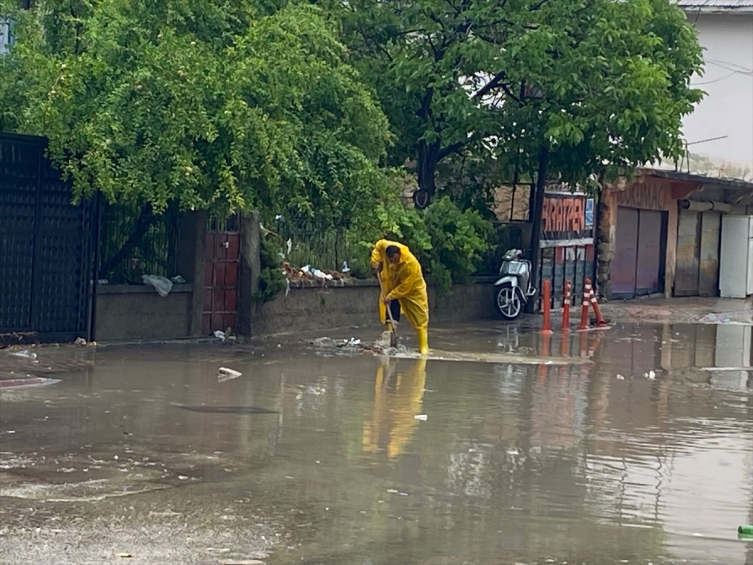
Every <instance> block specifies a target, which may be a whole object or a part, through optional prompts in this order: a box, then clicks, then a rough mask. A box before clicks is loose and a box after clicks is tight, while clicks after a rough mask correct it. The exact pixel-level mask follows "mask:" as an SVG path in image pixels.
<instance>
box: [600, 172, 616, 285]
mask: <svg viewBox="0 0 753 565" xmlns="http://www.w3.org/2000/svg"><path fill="white" fill-rule="evenodd" d="M598 206H599V213H598V218H599V224H598V225H597V226H596V282H597V285H598V286H597V288H598V289H599V293H600V294H601V295H602V296H605V297H607V298H611V297H612V281H611V279H610V264H611V262H612V260H613V259H614V250H615V230H616V225H617V199H616V193H615V192H614V190H612V189H611V187H606V186H605V187H604V188H603V189H602V191H601V197H600V198H599V204H598Z"/></svg>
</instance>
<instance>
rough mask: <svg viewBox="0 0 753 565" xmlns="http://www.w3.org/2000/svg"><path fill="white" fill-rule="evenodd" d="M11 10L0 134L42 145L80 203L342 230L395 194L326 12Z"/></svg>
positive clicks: (213, 6) (152, 3)
mask: <svg viewBox="0 0 753 565" xmlns="http://www.w3.org/2000/svg"><path fill="white" fill-rule="evenodd" d="M0 2H2V0H0ZM10 4H15V2H9V3H7V4H6V6H5V9H4V10H3V9H2V5H0V13H5V14H9V15H10V16H11V17H12V18H13V20H14V22H15V26H14V27H15V31H16V36H17V43H16V45H15V47H14V48H13V49H12V50H11V53H10V54H9V55H7V56H5V57H2V58H0V75H2V76H3V81H2V82H0V129H4V130H10V131H16V132H22V133H31V134H38V135H44V136H47V137H48V138H49V139H50V148H49V151H50V156H51V157H52V158H53V160H54V161H55V162H56V163H57V164H58V165H59V166H60V168H61V169H62V170H63V172H64V173H65V174H66V175H68V176H70V177H71V178H72V180H73V187H74V192H75V195H76V197H77V198H81V197H89V196H91V195H92V194H93V193H94V192H95V191H96V190H101V191H102V192H103V193H104V194H105V195H106V196H107V198H108V199H110V200H111V201H140V202H149V203H151V204H152V205H153V207H154V208H155V209H156V210H158V211H159V210H162V209H164V208H165V207H166V206H167V204H168V203H169V202H171V201H177V202H179V204H180V206H181V207H182V208H183V209H211V210H213V211H216V212H220V213H228V212H231V211H234V210H237V209H241V210H249V209H252V208H258V209H261V210H262V211H266V212H271V213H276V212H286V213H289V214H292V215H301V216H308V215H312V214H314V213H316V215H317V216H318V217H320V218H324V219H331V220H332V221H338V220H340V219H342V218H348V217H350V216H352V215H357V214H359V213H363V211H364V210H366V209H368V206H369V205H371V204H372V203H373V200H374V198H376V197H378V196H380V195H382V194H383V192H384V191H385V190H388V188H389V186H390V185H389V184H388V183H386V182H385V174H384V173H383V171H382V170H381V169H379V167H378V163H379V159H380V158H381V157H382V156H383V155H384V152H385V147H386V144H387V143H388V141H389V126H388V122H387V120H386V118H385V116H384V114H383V113H382V111H381V109H380V108H379V107H378V105H377V104H376V103H375V102H374V100H373V97H372V93H371V91H370V89H369V88H367V87H366V86H364V85H363V84H362V82H361V81H360V79H359V76H358V74H357V72H356V71H355V70H354V69H353V68H352V67H351V66H349V65H348V64H347V63H346V61H345V59H346V56H347V52H346V49H345V48H344V47H343V46H342V45H341V44H340V43H339V42H338V40H337V38H336V35H335V34H334V33H333V31H332V29H331V28H330V26H329V25H328V24H327V23H326V21H325V19H324V18H323V16H322V14H321V10H320V9H317V8H315V7H312V6H295V5H291V6H288V7H285V8H282V9H280V10H278V11H271V10H267V9H266V8H267V7H265V6H264V5H263V4H262V3H261V2H254V1H253V0H73V1H71V0H40V1H39V2H35V3H34V4H35V7H34V8H33V9H32V10H31V11H19V10H15V9H14V8H13V7H12V6H11V5H10Z"/></svg>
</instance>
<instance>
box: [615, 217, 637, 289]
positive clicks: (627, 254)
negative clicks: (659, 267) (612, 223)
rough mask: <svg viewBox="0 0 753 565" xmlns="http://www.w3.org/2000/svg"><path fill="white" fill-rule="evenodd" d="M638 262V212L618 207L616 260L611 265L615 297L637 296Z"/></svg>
mask: <svg viewBox="0 0 753 565" xmlns="http://www.w3.org/2000/svg"><path fill="white" fill-rule="evenodd" d="M637 260H638V210H636V209H635V208H625V207H624V206H618V207H617V229H616V234H615V251H614V259H613V260H612V263H611V265H610V273H611V280H612V296H613V297H620V298H632V297H634V296H635V289H636V284H635V283H636V280H635V278H636V272H635V266H636V262H637Z"/></svg>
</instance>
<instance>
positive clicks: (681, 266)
mask: <svg viewBox="0 0 753 565" xmlns="http://www.w3.org/2000/svg"><path fill="white" fill-rule="evenodd" d="M700 256H701V214H700V213H699V212H694V211H692V210H680V217H679V219H678V222H677V267H676V270H675V290H674V294H675V296H696V295H697V294H698V274H699V267H700Z"/></svg>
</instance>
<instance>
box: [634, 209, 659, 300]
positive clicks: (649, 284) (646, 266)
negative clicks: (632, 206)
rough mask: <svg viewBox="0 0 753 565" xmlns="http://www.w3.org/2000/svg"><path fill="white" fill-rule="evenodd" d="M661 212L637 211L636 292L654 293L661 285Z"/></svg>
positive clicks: (642, 293)
mask: <svg viewBox="0 0 753 565" xmlns="http://www.w3.org/2000/svg"><path fill="white" fill-rule="evenodd" d="M663 231H664V230H663V213H662V212H657V211H655V210H639V211H638V260H637V264H636V270H635V273H636V274H635V292H636V294H641V295H644V294H654V293H656V292H661V291H662V287H663V282H664V281H663V280H662V279H663V277H662V276H661V275H662V271H663V266H664V261H663V260H662V259H663V258H662V255H663V250H664V242H663V241H662V240H663Z"/></svg>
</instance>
